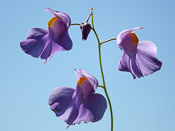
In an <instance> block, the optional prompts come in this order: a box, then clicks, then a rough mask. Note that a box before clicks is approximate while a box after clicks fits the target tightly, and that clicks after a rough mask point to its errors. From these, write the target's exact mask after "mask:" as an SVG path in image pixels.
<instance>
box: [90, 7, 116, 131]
mask: <svg viewBox="0 0 175 131" xmlns="http://www.w3.org/2000/svg"><path fill="white" fill-rule="evenodd" d="M91 14H92V30H93V32H94V34H95V36H96V38H97V42H98V55H99V63H100V70H101V75H102V80H103V89H104V92H105V95H106V97H107V100H108V103H109V108H110V114H111V131H113V111H112V104H111V101H110V98H109V95H108V92H107V89H106V84H105V78H104V73H103V67H102V58H101V45H102V44H103V43H105V42H108V41H111V40H107V41H104V42H103V43H102V44H101V42H100V39H99V37H98V35H97V32H96V30H95V27H94V18H93V8H91ZM112 40H114V39H112Z"/></svg>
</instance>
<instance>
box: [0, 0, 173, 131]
mask: <svg viewBox="0 0 175 131" xmlns="http://www.w3.org/2000/svg"><path fill="white" fill-rule="evenodd" d="M174 5H175V2H174V1H173V0H161V1H160V0H154V1H153V0H144V1H143V0H132V1H131V0H108V1H104V0H103V1H100V0H74V1H71V0H62V1H61V0H30V1H26V0H5V1H2V0H1V4H0V16H1V20H0V25H1V31H0V38H1V44H0V49H1V51H0V56H2V57H1V62H0V130H1V131H64V130H66V129H65V127H66V124H65V123H64V122H63V121H61V120H59V119H58V118H57V117H56V116H55V114H54V113H53V112H51V111H50V108H49V105H48V97H49V95H50V92H51V91H52V90H53V89H54V88H56V87H57V86H70V87H73V88H75V86H76V83H77V79H76V77H75V75H74V72H73V69H74V68H75V69H81V68H82V69H85V70H86V71H88V72H89V73H90V74H92V75H94V76H95V77H96V78H97V79H98V81H99V83H100V84H101V83H102V80H101V74H100V68H99V62H98V53H97V42H96V39H95V36H94V34H93V32H91V33H90V35H89V38H88V40H87V41H82V40H81V32H80V29H79V27H78V26H72V27H70V29H69V34H70V36H71V39H72V41H73V44H74V45H73V49H72V50H71V51H69V52H59V53H57V54H55V55H54V56H53V57H52V58H51V59H50V61H49V62H47V63H46V64H43V62H44V61H42V60H41V59H36V58H33V57H31V56H29V55H26V54H25V53H24V52H23V51H22V50H21V48H20V46H19V43H20V41H22V40H25V39H26V36H27V34H28V31H29V30H30V29H31V28H33V27H40V28H44V29H47V22H48V20H49V19H51V18H52V15H51V14H50V13H49V12H46V11H45V10H44V8H46V7H49V8H52V9H55V10H60V11H64V12H66V13H68V14H69V15H70V17H71V19H72V23H81V22H83V21H85V19H86V18H87V16H88V15H89V13H90V8H91V7H94V22H95V28H96V31H97V33H98V34H99V37H100V40H101V41H104V40H107V39H109V38H114V37H116V36H117V34H118V33H119V32H120V31H122V30H124V29H128V28H133V27H136V26H144V27H145V28H144V29H142V30H138V31H136V34H137V35H138V37H139V39H140V40H150V41H153V42H154V43H155V44H156V45H157V47H158V58H159V60H161V61H162V62H163V66H162V69H161V70H160V71H158V72H156V73H154V74H153V75H150V76H147V77H144V78H141V79H136V80H133V79H132V76H131V75H130V74H129V73H125V72H119V71H118V70H117V65H118V61H119V59H120V56H121V51H120V49H119V48H118V47H117V44H116V42H115V41H112V42H109V43H106V44H104V45H103V46H102V57H103V58H102V59H103V60H102V62H103V68H104V73H105V78H106V84H107V90H108V93H109V95H110V98H111V101H112V106H113V111H114V131H174V130H175V125H174V123H175V77H174V74H175V43H174V38H175V14H174V13H175V8H174ZM97 92H98V93H102V94H103V95H104V92H103V90H102V89H101V88H98V90H97ZM68 130H69V131H77V130H78V131H81V130H83V131H89V130H91V131H94V130H96V131H107V130H108V131H109V130H110V112H109V108H108V109H107V110H106V112H105V115H104V117H103V119H102V120H101V121H99V122H97V123H88V124H79V125H75V126H71V127H70V128H69V129H68Z"/></svg>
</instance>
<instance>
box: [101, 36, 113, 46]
mask: <svg viewBox="0 0 175 131" xmlns="http://www.w3.org/2000/svg"><path fill="white" fill-rule="evenodd" d="M112 40H116V38H112V39H109V40H105V41H103V42H101V43H100V45H102V44H104V43H106V42H109V41H112Z"/></svg>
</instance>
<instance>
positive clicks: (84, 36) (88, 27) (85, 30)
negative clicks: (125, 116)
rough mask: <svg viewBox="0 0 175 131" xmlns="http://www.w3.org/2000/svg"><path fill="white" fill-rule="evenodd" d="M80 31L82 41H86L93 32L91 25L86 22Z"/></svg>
mask: <svg viewBox="0 0 175 131" xmlns="http://www.w3.org/2000/svg"><path fill="white" fill-rule="evenodd" d="M80 29H81V32H82V40H86V39H87V37H88V35H89V33H90V31H91V25H90V24H89V23H88V22H87V21H86V22H84V23H81V25H80Z"/></svg>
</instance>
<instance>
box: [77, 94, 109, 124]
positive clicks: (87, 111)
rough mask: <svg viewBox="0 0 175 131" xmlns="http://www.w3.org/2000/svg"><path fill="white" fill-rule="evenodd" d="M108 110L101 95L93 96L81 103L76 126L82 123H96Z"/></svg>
mask: <svg viewBox="0 0 175 131" xmlns="http://www.w3.org/2000/svg"><path fill="white" fill-rule="evenodd" d="M106 108H107V102H106V99H105V98H104V97H103V96H102V95H100V94H93V95H91V96H90V97H89V98H88V99H86V100H84V102H83V103H81V105H80V108H79V114H78V117H77V118H76V120H75V121H74V124H76V123H78V124H79V123H80V122H84V123H87V122H90V121H92V122H96V121H99V120H101V118H102V117H103V115H104V112H105V110H106Z"/></svg>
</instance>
